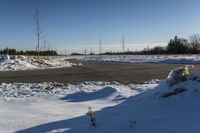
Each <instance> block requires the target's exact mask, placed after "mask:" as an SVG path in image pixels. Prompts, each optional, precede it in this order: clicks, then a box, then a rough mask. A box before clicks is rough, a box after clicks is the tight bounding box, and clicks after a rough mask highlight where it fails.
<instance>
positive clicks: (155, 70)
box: [0, 61, 200, 84]
mask: <svg viewBox="0 0 200 133" xmlns="http://www.w3.org/2000/svg"><path fill="white" fill-rule="evenodd" d="M76 62H77V61H76ZM81 63H82V64H83V65H82V66H74V67H71V68H60V69H48V70H31V71H11V72H0V83H2V82H6V83H14V82H23V83H41V82H61V83H71V84H76V83H80V82H83V81H118V82H120V83H124V84H128V83H143V82H144V81H146V80H150V79H164V78H166V77H167V75H168V73H169V72H170V70H171V69H173V68H176V67H179V66H182V65H169V64H133V63H116V62H88V61H85V62H81ZM199 69H200V65H195V69H194V70H193V72H194V71H198V70H199Z"/></svg>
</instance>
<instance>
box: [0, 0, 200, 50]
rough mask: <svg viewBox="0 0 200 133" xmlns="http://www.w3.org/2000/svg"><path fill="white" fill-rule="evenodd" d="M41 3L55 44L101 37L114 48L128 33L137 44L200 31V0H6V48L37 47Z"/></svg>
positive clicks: (1, 37) (2, 27) (1, 34)
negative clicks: (36, 19)
mask: <svg viewBox="0 0 200 133" xmlns="http://www.w3.org/2000/svg"><path fill="white" fill-rule="evenodd" d="M36 8H38V10H39V12H40V15H41V19H42V29H43V33H44V34H47V37H46V40H47V41H48V42H49V44H50V46H51V47H52V48H57V49H62V50H64V49H68V51H69V52H76V51H77V52H80V51H83V48H84V47H87V48H88V49H90V48H91V49H92V48H93V49H96V47H97V45H98V42H99V39H100V38H102V39H103V44H104V51H107V50H108V51H109V50H113V49H114V48H115V50H119V49H120V40H121V36H122V35H123V36H124V37H125V38H126V43H127V48H130V49H137V48H139V47H141V48H142V47H144V46H147V45H151V44H152V45H153V44H160V43H161V44H166V43H167V42H168V40H169V39H170V38H172V37H173V36H174V35H178V36H180V37H185V38H187V37H188V36H189V35H190V34H193V33H200V0H0V46H1V48H4V47H13V48H17V49H34V48H35V46H36V36H35V34H34V19H33V13H34V10H35V9H36ZM109 45H110V47H108V48H107V46H109ZM140 45H141V46H140ZM112 47H114V48H112Z"/></svg>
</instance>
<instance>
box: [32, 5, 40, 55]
mask: <svg viewBox="0 0 200 133" xmlns="http://www.w3.org/2000/svg"><path fill="white" fill-rule="evenodd" d="M33 17H34V20H35V33H36V36H37V53H38V59H39V55H40V40H41V38H42V31H41V18H40V14H39V11H38V9H36V10H35V13H34V15H33Z"/></svg>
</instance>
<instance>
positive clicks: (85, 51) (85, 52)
mask: <svg viewBox="0 0 200 133" xmlns="http://www.w3.org/2000/svg"><path fill="white" fill-rule="evenodd" d="M84 54H85V59H86V55H87V49H86V48H85V50H84Z"/></svg>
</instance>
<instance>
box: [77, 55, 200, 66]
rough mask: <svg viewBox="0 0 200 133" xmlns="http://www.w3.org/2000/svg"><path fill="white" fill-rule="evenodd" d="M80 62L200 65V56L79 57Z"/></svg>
mask: <svg viewBox="0 0 200 133" xmlns="http://www.w3.org/2000/svg"><path fill="white" fill-rule="evenodd" d="M77 58H78V59H80V60H91V61H112V62H113V61H114V62H130V63H156V64H200V57H199V55H126V56H125V58H123V56H122V55H102V56H101V58H100V57H99V56H98V55H91V56H87V58H85V57H84V56H82V57H77Z"/></svg>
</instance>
